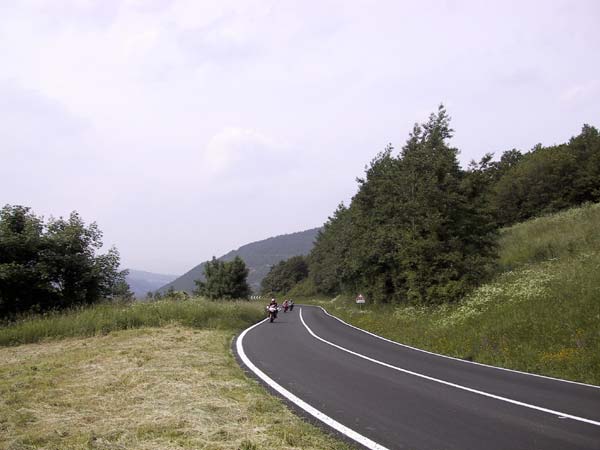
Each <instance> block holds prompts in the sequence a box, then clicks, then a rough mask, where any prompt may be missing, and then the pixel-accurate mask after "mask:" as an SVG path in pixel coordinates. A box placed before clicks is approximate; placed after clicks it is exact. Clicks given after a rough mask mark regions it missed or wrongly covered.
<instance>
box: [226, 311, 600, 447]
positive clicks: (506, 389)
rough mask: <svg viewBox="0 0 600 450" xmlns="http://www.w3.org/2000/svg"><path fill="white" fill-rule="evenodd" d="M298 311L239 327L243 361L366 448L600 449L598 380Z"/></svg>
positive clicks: (239, 350)
mask: <svg viewBox="0 0 600 450" xmlns="http://www.w3.org/2000/svg"><path fill="white" fill-rule="evenodd" d="M298 310H299V311H298V313H296V312H295V311H294V313H293V314H287V315H285V314H281V315H280V318H279V319H278V320H277V321H276V323H274V324H267V325H264V326H261V325H262V324H263V323H264V321H263V322H259V323H257V324H255V325H253V326H252V327H250V328H248V329H247V330H245V331H244V332H242V333H241V334H240V336H239V337H238V338H237V340H236V342H235V345H234V348H235V350H236V352H237V354H238V356H239V359H240V360H241V362H242V363H243V365H245V366H246V367H247V368H248V369H249V370H250V371H252V372H253V373H254V374H255V375H256V376H257V377H258V378H259V379H260V380H262V381H263V382H264V383H265V384H267V385H268V386H270V387H271V388H272V389H273V390H274V391H276V392H278V393H279V394H280V395H282V396H283V397H284V398H286V399H287V400H288V401H290V402H292V403H294V404H295V405H296V406H297V407H298V408H299V409H301V410H303V411H305V412H306V413H308V414H310V415H311V416H313V417H315V418H316V419H318V420H320V421H322V422H323V423H324V424H326V425H327V426H329V427H331V428H333V429H334V430H336V431H338V432H339V433H341V434H343V435H345V436H346V437H348V438H349V439H351V440H353V441H355V442H357V443H359V444H360V445H362V446H364V447H365V448H369V449H385V448H422V449H430V448H435V449H441V448H447V449H480V448H484V447H485V448H490V449H492V448H494V449H506V448H523V449H530V448H536V449H537V448H546V449H561V450H562V449H566V448H570V449H571V448H572V449H594V450H600V430H599V427H600V392H599V390H598V388H597V386H591V385H585V384H583V383H572V382H569V381H567V380H559V379H555V378H550V377H542V376H537V375H535V374H528V373H523V372H518V371H510V370H508V371H507V370H506V369H502V368H495V367H493V366H487V365H484V364H477V363H475V365H474V364H473V363H472V362H469V361H464V360H460V359H457V358H451V357H446V356H444V355H438V354H434V353H431V352H427V351H423V350H420V349H415V348H413V347H409V346H405V345H403V344H399V343H397V342H394V341H390V340H388V339H385V338H382V337H380V336H377V335H374V334H372V333H369V332H367V331H365V330H361V329H360V328H356V327H354V326H352V325H349V324H347V323H345V322H343V321H342V320H340V319H338V318H337V317H334V316H331V315H330V314H328V313H327V312H326V311H324V310H323V309H322V308H321V309H319V308H315V307H305V308H304V309H302V308H300V307H299V308H298ZM333 319H335V320H333ZM309 324H310V325H309ZM265 349H269V350H268V351H267V350H265ZM411 380H412V381H411ZM478 398H479V400H478ZM503 405H506V406H503ZM528 411H529V412H528ZM564 419H566V420H564Z"/></svg>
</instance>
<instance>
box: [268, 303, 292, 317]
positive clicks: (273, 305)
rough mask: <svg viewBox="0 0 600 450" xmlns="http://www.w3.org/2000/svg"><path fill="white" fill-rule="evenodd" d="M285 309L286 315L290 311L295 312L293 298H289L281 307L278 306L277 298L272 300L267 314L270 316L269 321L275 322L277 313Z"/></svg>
mask: <svg viewBox="0 0 600 450" xmlns="http://www.w3.org/2000/svg"><path fill="white" fill-rule="evenodd" d="M282 309H283V312H284V313H286V312H288V310H290V311H293V310H294V301H293V300H292V299H291V298H288V299H286V300H284V301H283V303H282V304H281V306H279V305H278V304H277V300H275V298H272V299H271V302H270V303H269V304H268V305H267V313H268V315H269V321H270V322H273V320H275V319H276V318H277V313H278V312H279V311H280V310H282Z"/></svg>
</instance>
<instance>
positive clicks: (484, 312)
mask: <svg viewBox="0 0 600 450" xmlns="http://www.w3.org/2000/svg"><path fill="white" fill-rule="evenodd" d="M599 230H600V205H598V204H595V205H588V206H584V207H582V208H576V209H572V210H568V211H564V212H562V213H559V214H556V215H553V216H549V217H543V218H538V219H535V220H531V221H529V222H525V223H523V224H519V225H515V226H513V227H511V228H509V229H506V230H503V232H502V234H501V239H500V259H499V262H500V269H499V272H498V274H497V276H496V277H495V278H494V280H493V281H492V282H490V283H487V284H485V285H483V286H481V287H480V288H479V289H477V290H475V291H474V292H472V293H471V295H469V296H468V297H466V298H465V299H463V300H462V301H461V302H460V303H458V304H455V305H445V306H437V307H415V306H407V305H394V306H389V305H386V306H372V305H371V306H369V305H368V306H367V307H366V308H363V309H362V310H361V309H360V308H358V307H357V306H356V305H355V304H354V302H353V299H351V298H343V297H340V298H338V299H335V300H334V301H317V302H316V303H319V304H321V305H323V306H325V307H326V308H327V310H328V311H329V312H331V313H333V314H335V315H337V316H339V317H340V318H343V319H344V320H347V321H349V322H350V323H352V324H354V325H356V326H359V327H361V328H365V329H367V330H370V331H373V332H375V333H378V334H380V335H383V336H386V337H388V338H391V339H394V340H396V341H399V342H403V343H406V344H410V345H414V346H417V347H420V348H424V349H428V350H431V351H434V352H439V353H443V354H448V355H452V356H456V357H459V358H466V359H470V360H474V361H479V362H483V363H487V364H493V365H499V366H503V367H509V368H513V369H518V370H524V371H528V372H534V373H540V374H545V375H549V376H556V377H560V378H567V379H571V380H577V381H582V382H586V383H592V384H596V385H600V231H599Z"/></svg>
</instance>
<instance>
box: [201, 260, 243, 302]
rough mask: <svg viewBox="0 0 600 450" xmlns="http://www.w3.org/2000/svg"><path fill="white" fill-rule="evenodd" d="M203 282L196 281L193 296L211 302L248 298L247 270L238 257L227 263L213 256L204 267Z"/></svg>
mask: <svg viewBox="0 0 600 450" xmlns="http://www.w3.org/2000/svg"><path fill="white" fill-rule="evenodd" d="M204 276H205V281H200V280H196V281H195V283H196V290H195V291H194V293H195V294H197V295H201V296H203V297H207V298H210V299H213V300H216V299H223V300H234V299H242V298H244V299H247V298H248V297H249V296H250V292H251V291H250V286H249V285H248V282H247V278H248V268H247V267H246V264H245V263H244V260H242V259H241V258H240V257H239V256H236V257H235V259H233V260H232V261H229V262H225V261H221V260H218V259H216V258H215V257H214V256H213V259H212V260H211V261H208V262H207V263H206V264H205V266H204Z"/></svg>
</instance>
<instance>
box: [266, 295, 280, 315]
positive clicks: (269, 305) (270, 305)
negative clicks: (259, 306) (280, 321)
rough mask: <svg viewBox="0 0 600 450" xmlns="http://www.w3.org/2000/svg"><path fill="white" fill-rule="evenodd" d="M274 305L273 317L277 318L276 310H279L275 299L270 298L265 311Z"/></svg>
mask: <svg viewBox="0 0 600 450" xmlns="http://www.w3.org/2000/svg"><path fill="white" fill-rule="evenodd" d="M272 306H274V307H275V311H274V314H275V318H277V312H278V311H279V306H278V305H277V300H275V299H274V298H272V299H271V302H270V303H269V304H268V305H267V312H268V311H269V310H270V309H271V307H272Z"/></svg>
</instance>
